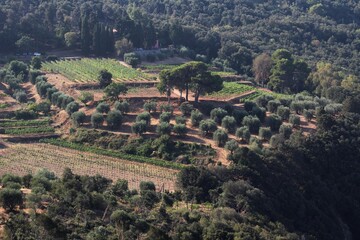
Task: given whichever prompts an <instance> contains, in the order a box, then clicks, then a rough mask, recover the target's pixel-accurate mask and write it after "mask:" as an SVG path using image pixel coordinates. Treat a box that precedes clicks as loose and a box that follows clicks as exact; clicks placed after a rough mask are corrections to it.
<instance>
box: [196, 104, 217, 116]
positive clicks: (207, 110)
mask: <svg viewBox="0 0 360 240" xmlns="http://www.w3.org/2000/svg"><path fill="white" fill-rule="evenodd" d="M214 108H215V106H214V104H212V103H210V102H201V103H200V105H199V110H200V111H201V112H202V113H203V114H205V115H208V116H209V115H210V112H211V110H213V109H214Z"/></svg>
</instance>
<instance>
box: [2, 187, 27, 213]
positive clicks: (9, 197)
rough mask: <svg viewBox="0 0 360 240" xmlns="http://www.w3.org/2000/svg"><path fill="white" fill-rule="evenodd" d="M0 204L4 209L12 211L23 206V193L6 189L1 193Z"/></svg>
mask: <svg viewBox="0 0 360 240" xmlns="http://www.w3.org/2000/svg"><path fill="white" fill-rule="evenodd" d="M0 202H1V205H2V207H3V208H4V209H6V210H9V211H12V210H14V209H15V207H16V206H19V205H22V204H23V197H22V193H21V191H20V190H16V189H8V188H4V189H2V190H1V191H0Z"/></svg>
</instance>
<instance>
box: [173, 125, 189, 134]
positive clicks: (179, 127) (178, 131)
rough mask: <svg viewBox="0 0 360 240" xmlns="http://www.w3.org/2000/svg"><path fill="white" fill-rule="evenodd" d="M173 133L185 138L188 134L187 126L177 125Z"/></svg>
mask: <svg viewBox="0 0 360 240" xmlns="http://www.w3.org/2000/svg"><path fill="white" fill-rule="evenodd" d="M173 132H174V133H175V134H176V135H178V136H185V135H186V133H187V129H186V125H185V124H181V123H180V124H176V125H175V126H174V127H173Z"/></svg>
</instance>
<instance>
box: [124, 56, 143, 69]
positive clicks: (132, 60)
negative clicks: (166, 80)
mask: <svg viewBox="0 0 360 240" xmlns="http://www.w3.org/2000/svg"><path fill="white" fill-rule="evenodd" d="M124 60H125V62H126V63H127V64H129V65H130V66H132V67H133V68H136V67H137V66H138V65H139V64H140V63H141V58H140V56H139V55H137V54H136V53H125V54H124Z"/></svg>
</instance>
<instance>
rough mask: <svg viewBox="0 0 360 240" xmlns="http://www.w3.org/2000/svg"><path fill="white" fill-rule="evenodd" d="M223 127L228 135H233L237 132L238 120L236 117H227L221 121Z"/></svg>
mask: <svg viewBox="0 0 360 240" xmlns="http://www.w3.org/2000/svg"><path fill="white" fill-rule="evenodd" d="M221 126H222V127H223V128H225V129H226V131H227V132H228V133H233V132H235V130H236V120H235V118H234V117H231V116H225V117H224V118H223V119H222V121H221Z"/></svg>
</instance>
